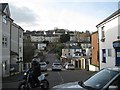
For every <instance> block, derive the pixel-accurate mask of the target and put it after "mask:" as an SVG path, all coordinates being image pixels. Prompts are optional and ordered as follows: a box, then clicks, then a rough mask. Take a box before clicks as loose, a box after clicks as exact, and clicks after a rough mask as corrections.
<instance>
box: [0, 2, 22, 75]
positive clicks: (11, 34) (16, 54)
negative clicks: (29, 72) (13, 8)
mask: <svg viewBox="0 0 120 90" xmlns="http://www.w3.org/2000/svg"><path fill="white" fill-rule="evenodd" d="M21 61H23V29H22V28H21V27H20V26H19V25H17V24H15V23H14V20H13V19H12V18H11V13H10V10H9V5H8V3H0V65H1V68H2V70H1V76H2V77H6V76H9V75H10V74H11V73H12V72H11V71H13V70H14V71H15V72H19V71H21V69H22V63H21Z"/></svg>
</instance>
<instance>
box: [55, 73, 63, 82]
mask: <svg viewBox="0 0 120 90" xmlns="http://www.w3.org/2000/svg"><path fill="white" fill-rule="evenodd" d="M57 73H58V75H59V77H60V78H61V81H62V82H61V83H64V80H63V78H62V76H61V75H60V72H57Z"/></svg>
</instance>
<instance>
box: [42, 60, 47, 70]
mask: <svg viewBox="0 0 120 90" xmlns="http://www.w3.org/2000/svg"><path fill="white" fill-rule="evenodd" d="M40 67H41V71H47V63H46V62H40Z"/></svg>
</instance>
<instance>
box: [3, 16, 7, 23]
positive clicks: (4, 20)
mask: <svg viewBox="0 0 120 90" xmlns="http://www.w3.org/2000/svg"><path fill="white" fill-rule="evenodd" d="M3 23H5V24H6V23H7V20H6V16H5V15H4V16H3Z"/></svg>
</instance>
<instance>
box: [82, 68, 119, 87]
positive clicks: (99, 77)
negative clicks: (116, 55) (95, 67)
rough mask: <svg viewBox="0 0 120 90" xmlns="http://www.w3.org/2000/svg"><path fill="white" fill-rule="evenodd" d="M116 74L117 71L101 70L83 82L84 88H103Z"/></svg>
mask: <svg viewBox="0 0 120 90" xmlns="http://www.w3.org/2000/svg"><path fill="white" fill-rule="evenodd" d="M117 74H118V72H117V71H113V70H109V69H103V70H101V71H100V72H98V73H96V74H95V75H93V76H92V77H91V78H89V79H88V80H86V81H85V82H84V85H85V86H90V87H92V88H95V89H101V88H103V87H104V86H105V85H106V84H107V83H108V82H109V81H110V80H111V79H113V77H115V76H116V75H117Z"/></svg>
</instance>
